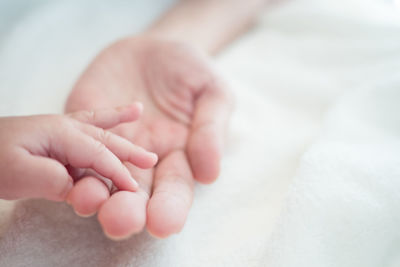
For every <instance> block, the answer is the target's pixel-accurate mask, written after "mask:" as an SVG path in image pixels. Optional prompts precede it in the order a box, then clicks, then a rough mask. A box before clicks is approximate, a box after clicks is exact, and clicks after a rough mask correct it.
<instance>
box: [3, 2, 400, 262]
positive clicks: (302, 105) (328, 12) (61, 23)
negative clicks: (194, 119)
mask: <svg viewBox="0 0 400 267" xmlns="http://www.w3.org/2000/svg"><path fill="white" fill-rule="evenodd" d="M130 2H132V3H129V2H127V1H122V0H120V1H113V2H112V3H111V1H85V2H83V1H68V2H67V1H65V2H60V1H57V2H47V1H44V0H43V1H41V2H40V1H38V3H39V5H38V6H37V7H36V8H35V9H33V10H31V11H29V12H28V11H27V9H24V8H22V7H20V8H19V9H18V10H17V11H18V14H21V15H20V17H19V18H18V20H14V21H13V22H12V20H11V19H10V20H8V21H9V24H8V26H9V27H10V29H11V30H7V29H6V28H5V27H3V28H0V31H2V32H3V35H2V36H1V37H0V38H1V39H0V40H2V43H1V44H0V45H1V46H0V58H1V59H2V60H1V61H0V101H1V106H0V112H1V115H7V114H27V113H42V112H61V110H62V105H63V102H64V101H65V97H66V95H67V94H68V90H70V87H71V86H72V84H73V82H74V79H76V77H77V75H79V73H80V72H81V71H82V70H83V69H84V67H85V65H86V64H87V62H88V61H89V60H90V58H91V57H93V56H94V55H95V54H96V52H97V51H98V50H99V49H101V47H103V46H104V45H106V44H107V43H108V42H110V41H111V40H113V39H115V38H117V37H119V36H123V35H124V34H127V33H128V32H130V31H137V30H139V29H140V28H142V27H144V26H145V25H146V24H147V23H148V22H149V21H150V20H151V19H152V18H154V17H155V16H156V15H157V14H158V13H159V12H161V11H162V10H163V8H165V7H166V6H168V5H169V3H168V1H164V2H163V5H161V2H160V3H157V4H154V2H157V1H154V2H153V4H150V3H144V2H145V1H143V3H141V4H138V3H133V2H134V1H130ZM147 2H150V1H147ZM170 2H171V1H170ZM151 6H153V7H151ZM155 6H157V8H155ZM139 7H140V8H141V11H140V12H139V11H138V9H139ZM0 10H1V13H3V12H6V11H5V10H4V9H1V8H0ZM143 10H146V12H144V11H143ZM399 10H400V9H396V8H395V7H394V6H393V5H391V3H389V2H388V1H387V2H384V1H378V0H376V1H373V0H363V1H362V0H347V1H345V0H343V1H334V0H332V1H328V0H297V1H292V2H287V3H284V4H282V5H280V6H276V7H274V8H273V9H271V10H269V11H268V12H266V14H265V16H263V18H262V19H261V20H260V22H259V24H258V26H257V28H256V29H255V30H254V31H252V32H251V33H249V34H248V35H247V36H245V37H244V38H242V40H240V41H238V42H236V43H235V44H234V45H233V46H231V47H230V48H229V49H227V50H226V51H225V52H224V53H223V54H222V55H221V56H220V57H219V58H218V59H217V63H218V66H219V67H220V69H221V70H222V71H223V72H224V73H225V75H226V77H227V78H228V79H230V80H231V81H232V84H233V85H234V90H235V93H236V95H237V110H236V113H235V115H234V118H233V122H232V134H231V138H230V140H229V145H228V147H227V151H226V156H225V159H224V162H223V171H222V174H221V177H220V179H219V180H218V181H217V182H216V183H215V184H214V185H211V186H198V187H197V189H196V197H195V201H194V205H193V208H192V210H191V213H190V214H189V219H188V222H187V224H186V226H185V228H184V230H183V231H182V232H181V233H180V234H178V235H175V236H173V237H171V238H169V239H167V240H156V239H154V238H152V237H150V236H149V235H148V234H147V233H143V234H140V235H138V236H135V237H133V238H132V239H130V240H128V241H123V242H118V243H117V242H113V241H109V240H107V239H106V238H105V237H104V236H103V235H102V233H101V230H100V227H99V225H98V223H97V221H96V219H95V218H91V219H83V218H79V217H77V216H76V215H75V214H74V213H73V212H72V211H71V208H70V207H68V206H67V205H64V204H57V203H51V202H47V201H24V202H19V203H18V204H17V206H16V207H15V209H14V211H13V213H12V214H11V215H12V217H11V224H10V226H9V228H8V230H7V231H6V232H5V233H4V234H3V237H2V238H1V239H0V266H55V265H56V266H167V267H168V266H171V267H172V266H274V267H279V266H282V267H283V266H284V267H292V266H311V267H313V266H315V267H317V266H318V267H321V266H329V267H330V266H335V267H336V266H349V267H350V266H351V267H355V266H362V267H368V266H376V267H378V266H379V267H381V266H388V267H395V266H400V256H398V255H400V254H399V250H400V247H399V244H400V230H399V229H398V228H399V225H400V194H399V193H398V192H399V190H400V180H399V177H400V73H399V71H400V11H399ZM132 14H134V15H132ZM144 14H146V15H144ZM135 15H136V17H135ZM139 15H140V16H141V17H140V16H139ZM10 17H11V15H10ZM138 17H140V18H138ZM14 18H15V16H14ZM132 18H134V19H133V20H132ZM10 21H11V22H10ZM135 25H136V26H135Z"/></svg>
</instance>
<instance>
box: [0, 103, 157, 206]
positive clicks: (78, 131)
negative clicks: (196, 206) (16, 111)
mask: <svg viewBox="0 0 400 267" xmlns="http://www.w3.org/2000/svg"><path fill="white" fill-rule="evenodd" d="M141 110H142V106H141V105H140V104H132V105H129V106H127V107H123V108H117V109H104V110H97V111H92V112H88V111H82V112H76V113H72V114H68V115H39V116H29V117H4V118H0V128H1V129H2V130H1V131H0V140H1V147H2V149H1V150H0V170H1V173H2V175H1V178H0V180H1V184H2V186H1V187H0V198H3V199H9V200H11V199H19V198H46V199H49V200H54V201H63V200H65V199H66V196H67V194H68V192H69V191H70V190H71V188H72V187H73V182H74V175H73V174H74V173H77V172H79V170H80V169H81V168H87V169H91V170H93V171H95V172H96V173H98V174H101V175H103V176H104V177H108V179H110V180H111V181H112V182H113V183H114V184H115V185H116V186H117V187H118V188H119V189H121V190H129V191H135V190H137V189H138V184H137V183H136V182H135V180H134V179H133V178H132V176H131V175H130V172H129V171H128V169H127V168H126V167H125V165H124V164H123V163H122V161H128V162H130V163H131V164H135V165H136V166H139V167H141V168H150V167H153V166H154V165H155V163H156V162H157V156H156V155H154V154H153V153H150V152H147V151H145V150H144V149H142V148H141V147H138V146H136V145H134V144H132V143H131V142H129V141H127V140H126V139H124V138H122V137H120V136H118V135H115V134H113V133H111V132H108V131H106V130H104V129H107V128H110V127H115V126H116V125H119V124H121V123H123V122H132V121H134V120H136V119H137V118H138V117H139V116H140V113H141ZM105 162H106V163H107V164H104V163H105ZM21 166H23V167H22V168H21Z"/></svg>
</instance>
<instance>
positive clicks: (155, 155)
mask: <svg viewBox="0 0 400 267" xmlns="http://www.w3.org/2000/svg"><path fill="white" fill-rule="evenodd" d="M149 155H150V157H151V158H152V159H153V160H154V162H157V161H158V155H157V154H156V153H153V152H149Z"/></svg>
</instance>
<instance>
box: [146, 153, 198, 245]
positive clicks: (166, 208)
mask: <svg viewBox="0 0 400 267" xmlns="http://www.w3.org/2000/svg"><path fill="white" fill-rule="evenodd" d="M154 179H155V180H154V184H153V193H152V196H151V198H150V201H149V204H148V207H147V230H148V231H149V232H150V233H151V234H152V235H154V236H156V237H159V238H165V237H167V236H169V235H171V234H173V233H177V232H179V231H181V229H182V227H183V225H184V224H185V221H186V217H187V215H188V213H189V209H190V207H191V204H192V199H193V187H194V179H193V176H192V173H191V170H190V166H189V163H188V161H187V158H186V155H185V153H184V152H183V151H181V150H177V151H174V152H172V153H170V154H168V155H167V156H166V157H165V158H163V160H162V161H161V162H160V163H159V165H158V166H157V168H156V172H155V177H154Z"/></svg>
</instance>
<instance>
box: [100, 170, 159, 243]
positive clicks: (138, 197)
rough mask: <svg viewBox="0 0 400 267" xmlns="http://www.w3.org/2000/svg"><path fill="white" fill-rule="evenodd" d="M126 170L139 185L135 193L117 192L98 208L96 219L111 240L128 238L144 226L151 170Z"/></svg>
mask: <svg viewBox="0 0 400 267" xmlns="http://www.w3.org/2000/svg"><path fill="white" fill-rule="evenodd" d="M128 168H129V170H130V171H131V173H132V176H134V177H135V179H136V180H138V182H139V184H140V188H139V190H137V191H136V192H127V191H118V192H116V193H114V194H113V195H112V196H111V197H110V199H108V200H107V201H106V202H105V203H104V204H103V205H102V206H101V208H100V210H99V212H98V219H99V222H100V225H101V226H102V228H103V231H104V233H105V234H106V235H107V236H108V237H109V238H111V239H113V240H122V239H126V238H129V237H130V236H131V235H133V234H135V233H139V232H141V231H142V230H143V228H144V226H145V225H146V207H147V203H148V200H149V194H150V190H151V184H152V177H153V169H149V170H142V169H139V168H137V167H135V166H133V165H131V164H128Z"/></svg>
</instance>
